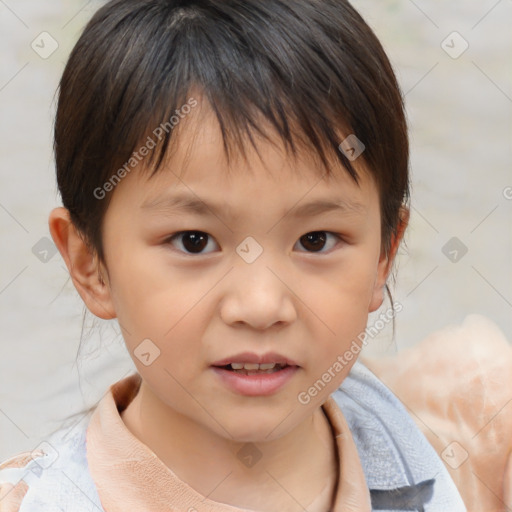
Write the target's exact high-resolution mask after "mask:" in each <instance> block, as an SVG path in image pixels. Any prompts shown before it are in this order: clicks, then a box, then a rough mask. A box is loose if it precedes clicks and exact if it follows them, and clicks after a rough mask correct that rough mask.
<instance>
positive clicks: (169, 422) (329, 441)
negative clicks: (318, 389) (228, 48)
mask: <svg viewBox="0 0 512 512" xmlns="http://www.w3.org/2000/svg"><path fill="white" fill-rule="evenodd" d="M121 417H122V419H123V421H124V423H125V425H126V427H127V428H128V429H129V430H130V431H131V433H132V434H133V435H134V436H135V437H137V438H138V439H139V440H140V441H141V442H143V443H144V444H145V445H146V446H148V447H149V448H150V449H151V450H152V451H153V452H154V453H155V454H156V455H157V456H158V458H159V459H160V460H162V462H163V463H164V464H165V465H166V466H167V467H169V469H170V470H172V471H173V472H174V473H175V474H176V475H177V476H178V478H180V479H181V480H182V481H184V482H186V483H187V484H188V485H189V486H190V487H192V488H193V489H194V490H196V491H197V492H199V493H200V494H202V495H203V496H206V497H208V498H209V499H210V500H213V501H217V502H220V503H226V504H228V505H231V506H236V507H240V508H249V509H252V510H260V511H265V512H274V511H275V512H277V511H282V510H283V509H285V510H288V511H290V512H293V511H295V510H297V511H299V510H300V511H303V510H304V508H305V507H306V506H307V505H309V504H310V503H311V502H313V501H315V499H316V498H317V496H318V495H319V494H321V493H322V492H325V498H324V499H322V500H320V501H321V503H318V507H316V506H317V503H315V508H314V510H319V511H321V510H323V511H325V510H328V509H329V508H330V506H331V500H332V497H333V495H334V492H335V489H336V484H337V467H338V462H337V459H336V445H335V442H334V439H333V435H332V431H331V427H330V425H329V422H328V420H327V418H326V416H325V414H324V412H323V410H322V409H321V408H318V409H317V410H316V411H315V412H314V413H313V414H312V415H311V416H309V417H308V418H306V419H305V420H304V421H303V422H302V423H300V424H299V425H297V426H296V427H295V429H294V430H293V431H291V432H289V433H287V434H286V435H284V436H282V437H280V438H278V439H274V440H271V441H268V442H261V443H245V442H235V441H233V440H232V439H227V438H225V437H220V436H218V435H217V434H216V433H215V432H212V431H211V430H208V429H207V428H205V427H204V426H203V425H200V424H198V423H196V422H194V421H192V420H191V419H190V418H188V417H186V416H183V415H182V414H180V413H177V412H176V411H174V410H171V409H170V408H169V407H168V406H167V405H165V404H163V403H162V402H161V401H160V400H159V399H158V398H157V397H156V396H155V395H154V394H153V393H152V391H151V390H150V389H149V388H148V387H147V386H146V385H145V383H144V381H143V382H142V383H141V387H140V390H139V393H138V394H137V396H136V397H135V398H134V399H133V400H132V402H131V403H130V404H129V405H128V407H127V408H126V409H125V410H124V411H123V412H122V413H121ZM147 418H151V421H147ZM191 447H193V449H191ZM258 457H260V459H259V460H258V461H256V458H258ZM326 488H327V490H326ZM308 510H311V511H313V509H308Z"/></svg>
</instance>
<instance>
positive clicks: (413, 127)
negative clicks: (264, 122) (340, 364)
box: [0, 0, 512, 461]
mask: <svg viewBox="0 0 512 512" xmlns="http://www.w3.org/2000/svg"><path fill="white" fill-rule="evenodd" d="M102 3H103V2H99V1H94V0H90V1H86V0H80V1H79V0H66V1H64V0H51V1H43V0H37V1H36V0H0V34H1V35H0V40H1V43H2V45H1V46H0V62H2V65H1V66H0V119H1V125H0V130H1V132H0V151H1V155H2V157H1V159H0V232H1V235H2V244H1V251H0V350H1V357H0V461H1V460H5V459H6V458H7V457H9V456H11V455H13V454H15V453H18V452H19V451H23V450H32V449H34V448H35V447H36V446H37V445H38V444H39V442H40V441H41V440H43V439H44V438H45V436H46V435H47V434H48V433H49V432H50V431H52V430H54V429H56V428H58V427H59V425H60V424H61V422H62V420H63V419H64V418H65V417H67V416H68V415H69V414H71V413H74V412H78V411H81V410H82V409H84V408H85V407H86V406H90V405H92V404H94V403H96V401H97V400H98V399H99V398H100V397H101V396H102V395H103V394H104V393H105V392H106V390H107V389H108V386H109V385H110V384H112V383H113V382H115V381H117V380H119V379H121V378H122V377H124V376H125V375H127V374H128V373H130V372H132V371H134V369H135V366H134V365H133V363H132V361H131V359H130V357H129V355H128V353H127V351H126V349H125V348H124V345H123V340H122V338H121V336H120V333H119V328H118V326H117V324H116V323H115V322H104V321H100V320H97V321H95V320H94V318H93V317H92V315H91V314H88V315H86V316H85V319H84V318H83V312H84V306H83V303H82V301H81V299H80V297H79V296H78V294H77V293H76V291H75V289H74V287H73V285H72V283H71V281H70V280H69V277H68V273H67V270H66V267H65V265H64V262H63V260H62V258H61V257H60V254H59V253H58V252H56V249H55V247H54V245H53V242H51V238H50V235H49V231H48V225H47V218H48V213H49V212H50V210H51V209H52V208H53V207H55V206H58V205H60V198H59V196H58V194H57V189H56V184H55V177H54V173H55V170H54V163H53V154H52V127H53V116H54V111H55V97H54V95H55V91H56V88H57V84H58V81H59V78H60V75H61V73H62V71H63V68H64V65H65V62H66V59H67V57H68V54H69V52H70V51H71V49H72V47H73V45H74V43H75V42H76V40H77V39H78V37H79V34H80V32H81V30H82V29H83V27H84V25H85V23H86V22H87V21H88V19H89V18H90V17H91V16H92V14H93V12H95V11H96V10H97V9H98V7H99V6H100V5H101V4H102ZM352 3H353V5H354V6H355V7H356V8H357V9H358V10H359V11H360V12H361V14H362V15H363V17H364V18H365V19H366V20H367V22H368V23H369V24H370V25H371V27H372V28H373V29H374V30H375V32H376V33H377V36H378V37H379V38H380V40H381V42H382V43H383V45H384V47H385V49H386V51H387V53H388V55H389V57H390V59H391V61H392V63H393V65H394V67H395V70H396V72H397V75H398V78H399V81H400V83H401V86H402V89H403V92H404V95H405V101H406V107H407V113H408V118H409V123H410V138H411V150H412V151H411V173H412V202H411V205H412V209H411V221H410V226H409V229H408V232H407V235H406V244H405V245H404V246H403V247H402V248H401V250H400V254H399V256H398V261H397V266H396V270H397V272H396V276H397V283H396V285H395V286H393V287H392V289H393V295H394V299H395V302H399V303H400V305H401V308H400V309H401V311H400V312H399V313H398V314H397V315H396V329H395V333H394V338H393V333H392V329H391V325H390V324H386V326H385V328H384V329H379V334H378V335H377V336H375V337H373V336H372V337H371V339H369V343H368V344H367V346H366V348H365V353H366V354H368V355H374V356H376V357H380V356H382V355H389V354H392V353H395V352H397V351H401V350H404V349H406V348H407V347H411V346H413V345H415V344H416V343H418V342H419V341H421V340H422V339H424V338H425V337H426V336H427V335H428V334H429V333H431V332H433V331H435V330H437V329H440V328H442V327H444V326H446V325H449V324H460V323H461V322H462V321H463V319H464V318H465V317H466V316H467V315H468V314H471V313H479V314H482V315H485V316H486V317H488V318H489V319H490V320H492V321H493V322H494V323H495V324H496V325H497V326H498V327H499V328H500V329H501V330H502V331H503V333H504V334H505V336H506V337H507V339H508V340H512V336H511V333H512V265H511V261H512V258H511V256H512V172H511V168H512V167H511V164H512V144H511V134H512V126H511V121H512V76H511V68H510V62H511V60H510V59H511V55H512V31H511V30H510V27H511V26H512V1H510V0H498V1H496V0H481V1H479V2H475V1H473V2H468V1H464V0H453V1H451V2H446V1H441V0H414V1H413V0H354V1H353V2H352ZM388 309H389V303H385V304H384V305H383V307H382V308H381V311H380V312H377V313H375V314H373V315H371V316H370V319H369V324H368V325H369V326H370V325H374V324H375V325H377V324H376V321H377V319H378V316H379V314H380V313H381V312H384V311H386V310H388ZM80 339H82V351H81V353H80V354H79V356H78V359H77V351H78V347H79V343H80Z"/></svg>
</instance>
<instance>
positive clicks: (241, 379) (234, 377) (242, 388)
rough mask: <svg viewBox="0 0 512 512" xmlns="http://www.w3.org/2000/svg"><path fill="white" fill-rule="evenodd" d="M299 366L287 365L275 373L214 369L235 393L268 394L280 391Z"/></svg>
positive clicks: (247, 394) (249, 394) (248, 394)
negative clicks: (248, 373)
mask: <svg viewBox="0 0 512 512" xmlns="http://www.w3.org/2000/svg"><path fill="white" fill-rule="evenodd" d="M298 369H299V367H298V366H287V367H286V368H284V369H283V370H279V371H277V372H274V373H261V374H253V375H244V374H243V373H237V372H233V371H230V370H225V369H224V368H219V367H216V366H214V367H213V371H214V372H215V373H216V374H217V375H218V376H219V377H220V378H221V379H222V381H223V382H224V384H226V386H227V387H229V388H230V389H231V390H232V391H234V392H235V393H239V394H240V395H246V396H267V395H272V394H274V393H276V392H277V391H279V390H280V389H281V388H282V387H283V386H284V385H285V384H286V383H287V382H288V381H290V380H291V378H292V377H293V376H294V375H295V373H296V372H297V370H298Z"/></svg>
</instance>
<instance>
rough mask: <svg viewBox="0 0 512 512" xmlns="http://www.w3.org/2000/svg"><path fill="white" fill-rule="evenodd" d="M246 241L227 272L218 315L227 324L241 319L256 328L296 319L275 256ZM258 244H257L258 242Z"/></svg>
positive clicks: (238, 249) (292, 303)
mask: <svg viewBox="0 0 512 512" xmlns="http://www.w3.org/2000/svg"><path fill="white" fill-rule="evenodd" d="M254 242H255V241H253V240H247V241H245V243H242V244H240V245H239V247H238V248H237V253H238V255H237V256H236V258H235V259H234V268H233V270H232V271H231V272H230V273H229V278H228V282H227V286H226V289H225V296H224V300H223V306H222V311H221V314H222V316H223V319H224V321H225V322H226V323H236V322H244V323H247V324H250V325H251V326H252V327H255V328H267V327H270V326H271V325H272V324H274V323H281V322H291V321H293V320H294V319H295V318H296V312H295V306H294V302H293V300H292V296H293V294H292V292H291V291H290V289H289V288H288V286H287V285H286V284H285V283H286V277H285V276H280V273H281V272H280V271H279V270H278V265H277V262H276V258H275V257H274V255H273V254H272V252H271V251H269V250H263V248H262V247H261V246H260V247H261V249H258V247H256V246H255V243H254ZM258 245H259V244H258Z"/></svg>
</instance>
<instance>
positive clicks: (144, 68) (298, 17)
mask: <svg viewBox="0 0 512 512" xmlns="http://www.w3.org/2000/svg"><path fill="white" fill-rule="evenodd" d="M192 90H196V91H197V90H198V91H200V92H201V94H202V95H204V97H205V98H206V99H207V100H208V102H209V104H210V105H211V107H212V108H213V111H214V112H215V114H216V116H217V119H218V121H219V124H220V127H221V130H222V135H223V139H224V147H225V152H226V156H227V158H228V160H229V155H230V153H231V152H232V149H233V145H234V144H235V145H236V148H237V149H239V150H240V152H241V154H243V155H244V154H245V151H244V143H245V141H246V140H251V142H252V135H251V134H252V132H253V131H254V132H255V133H259V134H261V135H263V136H264V137H266V134H265V133H264V131H263V127H262V125H261V121H262V120H263V121H265V122H267V123H270V126H272V127H273V128H275V130H276V132H277V133H278V134H279V136H280V137H281V138H282V140H283V142H284V144H285V147H286V148H287V149H291V150H292V153H293V155H295V154H296V146H298V145H301V146H304V145H306V146H308V147H309V148H311V149H312V150H313V151H315V152H316V153H317V154H318V156H319V157H320V159H321V161H322V163H323V164H324V166H325V169H326V171H327V174H329V172H330V168H329V164H328V157H327V156H326V155H330V156H332V155H334V154H335V157H336V158H337V159H338V160H339V161H340V162H341V163H342V164H343V165H344V167H345V168H346V170H347V172H348V173H349V174H350V175H351V176H352V178H353V179H354V180H355V181H356V182H357V173H356V171H355V169H354V167H353V166H352V163H351V161H350V159H349V158H347V156H346V154H345V152H343V151H341V150H340V149H339V145H340V143H341V142H342V139H343V138H344V137H346V136H348V135H350V134H355V135H356V137H357V138H358V139H359V140H360V141H362V143H363V144H364V146H365V151H364V153H363V154H362V155H361V157H360V158H362V159H363V162H364V163H365V167H366V168H367V169H368V170H369V172H370V173H371V175H372V176H373V178H374V180H375V181H376V184H377V186H378V189H379V194H380V208H381V217H382V241H383V248H384V249H385V250H386V252H387V251H388V249H389V245H390V238H391V235H392V234H393V233H394V232H396V229H397V226H398V222H399V214H400V207H401V205H402V204H403V203H404V202H405V201H406V200H407V199H408V197H409V178H408V157H409V155H408V138H407V126H406V120H405V115H404V108H403V102H402V96H401V93H400V90H399V86H398V84H397V81H396V77H395V75H394V73H393V70H392V67H391V65H390V62H389V60H388V58H387V57H386V54H385V53H384V50H383V48H382V46H381V44H380V43H379V41H378V39H377V38H376V36H375V35H374V33H373V32H372V30H371V29H370V28H369V26H368V25H367V24H366V23H365V22H364V20H363V19H362V18H361V17H360V15H359V14H358V13H357V12H356V11H355V10H354V8H353V7H352V6H351V5H350V4H349V3H348V2H347V1H343V0H272V1H261V0H186V1H185V0H113V1H110V2H108V3H107V4H106V5H104V6H103V7H102V8H101V9H100V10H99V11H98V12H97V13H96V14H95V15H94V16H93V18H92V19H91V20H90V22H89V23H88V24H87V26H86V28H85V30H84V32H83V33H82V35H81V37H80V39H79V40H78V42H77V44H76V46H75V47H74V49H73V51H72V53H71V55H70V57H69V60H68V62H67V65H66V68H65V71H64V74H63V76H62V79H61V82H60V86H59V98H58V106H57V115H56V122H55V144H54V147H55V157H56V167H57V182H58V187H59V190H60V193H61V196H62V200H63V204H64V206H65V207H66V208H67V209H68V210H69V211H70V215H71V219H72V222H73V223H74V225H75V226H76V227H77V228H78V230H79V231H80V232H81V234H82V235H83V236H84V240H86V241H87V242H88V244H89V245H90V247H91V248H93V249H94V251H96V253H97V254H98V256H99V258H100V260H101V261H104V255H103V247H102V242H101V225H102V219H103V216H104V213H105V211H106V208H107V207H108V203H109V198H110V196H111V193H112V192H111V191H110V190H109V193H108V194H106V196H107V197H105V198H104V199H103V197H99V196H98V193H97V192H96V193H95V191H97V190H98V188H99V187H102V186H103V185H104V184H105V183H106V182H107V181H109V179H110V180H111V179H112V176H114V174H115V173H116V172H118V169H121V168H122V166H123V165H124V164H125V163H126V162H128V161H129V159H130V158H131V156H132V154H133V152H134V151H135V150H136V149H137V148H138V147H140V145H141V144H143V143H144V142H145V141H147V140H148V137H151V138H153V139H156V137H155V136H154V132H155V128H156V127H158V126H162V125H163V123H166V122H167V123H168V120H169V119H170V118H171V116H172V115H173V113H174V112H175V111H176V110H177V109H180V107H182V106H183V105H185V104H186V103H187V102H188V101H189V100H190V98H189V96H190V93H191V91H192ZM340 134H341V136H340ZM172 135H173V131H172V130H167V131H165V133H164V136H163V137H161V140H156V142H157V143H158V144H157V145H156V147H155V149H153V150H152V151H151V152H150V153H149V155H148V156H147V158H146V159H145V161H144V163H145V167H146V168H151V169H152V172H153V173H156V172H157V171H158V170H159V169H160V168H161V167H162V165H161V164H162V161H163V159H164V157H165V155H166V152H168V150H169V147H170V146H169V143H170V141H171V136H172ZM253 145H254V142H253ZM141 167H142V166H141ZM125 169H126V167H125ZM137 172H138V171H137ZM111 188H113V187H109V189H111ZM102 190H104V189H102ZM104 193H105V192H104V191H103V192H102V194H104Z"/></svg>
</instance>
